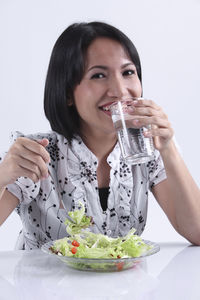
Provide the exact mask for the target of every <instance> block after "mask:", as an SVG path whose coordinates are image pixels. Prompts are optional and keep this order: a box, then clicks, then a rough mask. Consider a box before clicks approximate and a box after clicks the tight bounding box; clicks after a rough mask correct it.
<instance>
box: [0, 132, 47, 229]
mask: <svg viewBox="0 0 200 300" xmlns="http://www.w3.org/2000/svg"><path fill="white" fill-rule="evenodd" d="M48 143H49V141H48V140H47V139H42V140H38V141H33V140H30V139H28V138H24V137H20V138H18V139H17V140H16V141H15V143H14V144H13V145H12V146H11V147H10V149H9V151H8V153H7V154H6V156H5V157H4V159H3V161H2V162H1V163H0V225H1V224H2V223H3V222H4V221H5V220H6V219H7V217H8V216H9V215H10V213H11V212H12V211H13V210H14V208H15V207H16V206H17V205H18V204H19V199H18V198H17V197H15V196H14V195H13V194H12V193H10V192H8V191H7V190H6V188H5V187H6V186H7V185H8V184H12V183H14V182H15V180H16V179H17V178H19V177H28V178H30V179H31V180H32V181H33V182H38V181H39V180H41V179H43V178H46V177H47V176H48V167H47V163H48V162H49V160H50V156H49V153H48V152H47V150H46V149H45V147H46V146H47V145H48Z"/></svg>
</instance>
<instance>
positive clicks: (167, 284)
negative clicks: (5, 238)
mask: <svg viewBox="0 0 200 300" xmlns="http://www.w3.org/2000/svg"><path fill="white" fill-rule="evenodd" d="M160 246H161V250H160V252H158V253H156V254H154V255H152V256H149V257H147V258H145V259H144V260H143V262H141V264H140V265H137V266H136V267H134V268H131V269H129V270H124V271H119V272H112V273H103V272H99V273H98V272H89V271H78V270H74V269H71V268H68V267H67V266H66V265H65V264H64V263H63V262H61V261H60V260H59V259H58V258H57V257H54V256H53V255H52V256H51V255H48V254H45V253H43V252H42V251H40V250H36V251H8V252H0V300H9V299H12V300H13V299H15V300H18V299H20V300H22V299H24V300H32V299H34V300H37V299H41V300H53V299H63V300H64V299H70V300H78V299H81V300H82V299H84V300H86V299H87V300H96V299H97V300H100V299H102V300H111V299H112V300H118V299H126V300H127V299H131V300H134V299H136V300H139V299H142V300H147V299H149V300H154V299H156V300H165V299H166V300H173V299H176V300H177V299H181V300H184V299H185V300H190V299H192V300H196V299H198V300H199V299H200V288H199V283H200V248H199V247H195V246H190V245H189V244H187V243H182V244H180V243H179V244H178V243H160Z"/></svg>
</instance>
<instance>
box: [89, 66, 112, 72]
mask: <svg viewBox="0 0 200 300" xmlns="http://www.w3.org/2000/svg"><path fill="white" fill-rule="evenodd" d="M92 69H103V70H107V69H108V67H106V66H101V65H97V66H92V67H90V68H89V69H88V70H87V72H89V71H91V70H92Z"/></svg>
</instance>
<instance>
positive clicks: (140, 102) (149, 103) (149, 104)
mask: <svg viewBox="0 0 200 300" xmlns="http://www.w3.org/2000/svg"><path fill="white" fill-rule="evenodd" d="M132 104H133V106H135V107H140V106H146V107H151V108H153V109H155V110H161V108H160V106H158V105H157V104H156V103H155V102H154V101H153V100H148V99H143V98H140V100H134V101H133V102H132Z"/></svg>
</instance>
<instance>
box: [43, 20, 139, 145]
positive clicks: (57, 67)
mask: <svg viewBox="0 0 200 300" xmlns="http://www.w3.org/2000/svg"><path fill="white" fill-rule="evenodd" d="M99 37H106V38H110V39H113V40H115V41H117V42H119V43H120V44H121V45H122V46H123V47H124V49H125V51H126V52H127V54H128V55H129V56H130V58H131V60H132V61H133V63H134V64H135V66H136V69H137V74H138V77H139V79H140V81H141V82H142V74H141V65H140V58H139V55H138V52H137V50H136V48H135V46H134V45H133V43H132V42H131V40H130V39H129V38H128V37H127V36H126V35H125V34H124V33H123V32H121V31H120V30H119V29H117V28H115V27H114V26H111V25H109V24H106V23H103V22H90V23H74V24H72V25H70V26H69V27H68V28H67V29H66V30H65V31H64V32H63V33H62V34H61V35H60V37H59V38H58V40H57V41H56V43H55V46H54V48H53V51H52V54H51V58H50V63H49V68H48V72H47V77H46V84H45V92H44V111H45V115H46V117H47V119H48V120H49V122H50V125H51V128H52V130H54V131H56V132H57V133H59V134H62V135H63V136H64V137H66V138H67V139H68V141H69V142H71V140H72V138H74V137H75V135H76V134H78V135H80V119H79V115H78V112H77V110H76V107H75V105H69V103H71V102H73V99H74V98H73V94H74V89H75V87H76V86H77V85H78V84H79V83H80V82H81V80H82V78H83V75H84V71H85V56H86V52H87V49H88V47H89V46H90V44H91V43H92V42H93V41H94V40H95V39H96V38H99Z"/></svg>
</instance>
